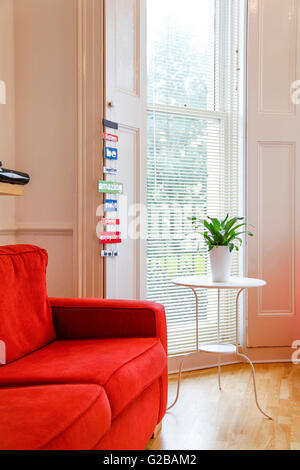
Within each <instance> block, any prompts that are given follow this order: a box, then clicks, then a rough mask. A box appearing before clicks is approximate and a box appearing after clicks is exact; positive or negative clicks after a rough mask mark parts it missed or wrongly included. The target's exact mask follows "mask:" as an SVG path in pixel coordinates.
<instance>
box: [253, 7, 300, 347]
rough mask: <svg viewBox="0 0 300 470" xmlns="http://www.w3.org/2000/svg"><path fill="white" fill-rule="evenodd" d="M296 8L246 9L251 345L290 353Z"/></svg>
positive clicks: (299, 124)
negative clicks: (254, 285) (256, 283)
mask: <svg viewBox="0 0 300 470" xmlns="http://www.w3.org/2000/svg"><path fill="white" fill-rule="evenodd" d="M299 13H300V1H299V0H250V1H249V69H248V70H249V107H248V110H249V115H248V126H249V128H248V132H249V133H248V178H249V179H248V201H249V204H248V206H249V223H251V224H253V225H254V226H255V228H254V232H255V238H253V239H251V241H250V242H249V276H251V277H256V278H257V277H259V278H262V279H264V280H266V281H267V286H266V287H265V288H263V289H261V290H260V291H259V292H257V291H256V290H255V291H254V290H253V291H251V292H250V293H249V310H248V345H249V346H250V347H254V346H291V344H292V342H293V341H294V340H296V339H299V338H300V289H299V282H300V184H299V181H300V131H299V130H300V105H298V106H296V105H294V104H293V102H292V99H291V85H292V83H293V82H294V81H295V80H296V79H297V78H298V79H299V78H300V70H299V64H300V61H299V58H300V57H299V52H300V44H299V38H297V30H299V27H300V17H299Z"/></svg>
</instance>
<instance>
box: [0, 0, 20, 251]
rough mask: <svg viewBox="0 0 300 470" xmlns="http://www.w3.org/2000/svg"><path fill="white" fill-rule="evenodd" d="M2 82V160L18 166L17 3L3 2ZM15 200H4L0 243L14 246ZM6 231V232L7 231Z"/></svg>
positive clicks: (0, 212)
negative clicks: (14, 4)
mask: <svg viewBox="0 0 300 470" xmlns="http://www.w3.org/2000/svg"><path fill="white" fill-rule="evenodd" d="M0 80H3V81H4V82H5V83H6V103H7V104H6V105H0V160H1V161H3V162H5V165H6V166H7V167H8V168H9V167H12V168H13V167H14V165H15V122H14V119H15V116H14V106H15V105H14V15H13V2H12V1H11V0H0ZM15 202H16V201H15V199H14V198H11V197H6V196H5V197H1V198H0V244H7V243H14V242H15V235H14V230H13V228H14V224H15ZM4 228H6V230H4Z"/></svg>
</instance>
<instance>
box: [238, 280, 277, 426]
mask: <svg viewBox="0 0 300 470" xmlns="http://www.w3.org/2000/svg"><path fill="white" fill-rule="evenodd" d="M244 290H245V289H240V290H239V292H238V294H237V297H236V354H237V356H238V357H241V358H243V359H245V360H246V361H247V362H248V363H249V364H250V367H251V370H252V377H253V388H254V395H255V402H256V406H257V408H258V409H259V411H260V412H261V413H262V414H263V415H264V416H266V417H267V418H268V419H273V418H272V417H271V416H270V415H268V414H267V413H265V412H264V411H263V409H262V408H261V406H260V404H259V402H258V397H257V388H256V378H255V369H254V365H253V363H252V361H251V359H249V357H248V356H246V355H245V354H242V353H240V352H239V350H238V348H239V299H240V295H241V293H242V292H243V291H244Z"/></svg>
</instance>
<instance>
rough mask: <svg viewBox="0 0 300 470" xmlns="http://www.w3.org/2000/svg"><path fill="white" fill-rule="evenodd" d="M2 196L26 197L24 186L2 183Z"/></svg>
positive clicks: (0, 193) (0, 189) (0, 187)
mask: <svg viewBox="0 0 300 470" xmlns="http://www.w3.org/2000/svg"><path fill="white" fill-rule="evenodd" d="M0 196H24V186H20V185H17V184H8V183H0Z"/></svg>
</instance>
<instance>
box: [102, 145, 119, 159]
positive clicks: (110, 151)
mask: <svg viewBox="0 0 300 470" xmlns="http://www.w3.org/2000/svg"><path fill="white" fill-rule="evenodd" d="M104 157H105V158H106V160H118V149H114V148H111V147H105V151H104Z"/></svg>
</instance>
